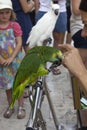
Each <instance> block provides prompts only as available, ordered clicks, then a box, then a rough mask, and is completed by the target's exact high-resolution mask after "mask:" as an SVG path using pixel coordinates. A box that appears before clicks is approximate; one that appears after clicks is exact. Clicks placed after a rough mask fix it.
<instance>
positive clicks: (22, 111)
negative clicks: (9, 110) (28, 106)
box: [17, 107, 26, 119]
mask: <svg viewBox="0 0 87 130" xmlns="http://www.w3.org/2000/svg"><path fill="white" fill-rule="evenodd" d="M25 115H26V112H25V109H24V108H23V107H19V108H18V113H17V118H18V119H23V118H24V117H25Z"/></svg>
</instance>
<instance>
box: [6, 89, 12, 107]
mask: <svg viewBox="0 0 87 130" xmlns="http://www.w3.org/2000/svg"><path fill="white" fill-rule="evenodd" d="M6 95H7V101H8V105H10V104H11V101H12V89H8V90H6Z"/></svg>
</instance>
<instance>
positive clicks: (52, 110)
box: [44, 81, 59, 130]
mask: <svg viewBox="0 0 87 130" xmlns="http://www.w3.org/2000/svg"><path fill="white" fill-rule="evenodd" d="M44 87H45V92H46V96H47V100H48V103H49V106H50V109H51V113H52V116H53V120H54V123H55V126H56V130H58V129H59V123H58V120H57V117H56V113H55V110H54V107H53V104H52V101H51V97H50V94H49V91H48V88H47V84H46V82H45V81H44Z"/></svg>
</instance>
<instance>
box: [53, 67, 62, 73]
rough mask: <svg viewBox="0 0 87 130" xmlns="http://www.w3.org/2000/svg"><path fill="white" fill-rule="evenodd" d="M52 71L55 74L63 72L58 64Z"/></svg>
mask: <svg viewBox="0 0 87 130" xmlns="http://www.w3.org/2000/svg"><path fill="white" fill-rule="evenodd" d="M52 73H53V74H54V75H58V74H61V71H60V69H59V68H58V66H57V67H54V68H53V70H52Z"/></svg>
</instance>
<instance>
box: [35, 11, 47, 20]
mask: <svg viewBox="0 0 87 130" xmlns="http://www.w3.org/2000/svg"><path fill="white" fill-rule="evenodd" d="M45 13H47V12H43V11H38V12H37V13H36V15H35V22H37V21H38V20H39V19H40V18H41V17H42V16H43V15H44V14H45Z"/></svg>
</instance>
